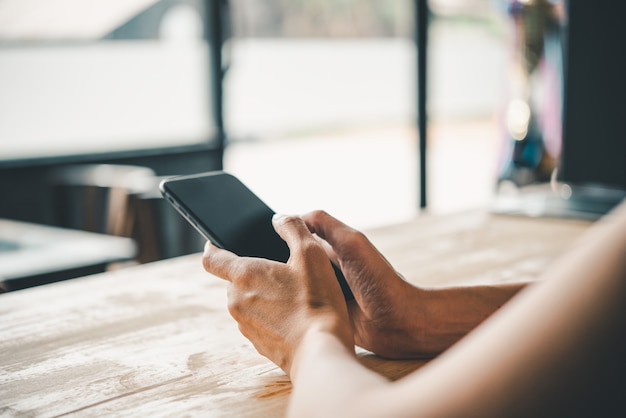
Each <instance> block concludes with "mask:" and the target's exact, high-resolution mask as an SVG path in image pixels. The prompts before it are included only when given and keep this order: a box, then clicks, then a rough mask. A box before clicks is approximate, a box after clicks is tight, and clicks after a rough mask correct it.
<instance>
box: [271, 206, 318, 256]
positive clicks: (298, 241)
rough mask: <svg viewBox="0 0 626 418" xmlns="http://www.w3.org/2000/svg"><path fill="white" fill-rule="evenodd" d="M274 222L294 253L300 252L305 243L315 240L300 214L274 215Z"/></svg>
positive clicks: (275, 227)
mask: <svg viewBox="0 0 626 418" xmlns="http://www.w3.org/2000/svg"><path fill="white" fill-rule="evenodd" d="M272 223H273V224H274V229H275V230H276V232H277V233H278V235H280V237H281V238H282V239H283V240H284V241H285V242H286V243H287V245H288V246H289V249H290V252H291V254H292V255H295V254H298V253H299V252H300V250H301V249H302V248H303V247H304V246H305V245H308V244H310V243H311V242H315V240H314V239H313V234H311V231H309V228H307V226H306V225H305V224H304V221H303V220H302V218H300V217H299V216H285V215H274V217H273V218H272Z"/></svg>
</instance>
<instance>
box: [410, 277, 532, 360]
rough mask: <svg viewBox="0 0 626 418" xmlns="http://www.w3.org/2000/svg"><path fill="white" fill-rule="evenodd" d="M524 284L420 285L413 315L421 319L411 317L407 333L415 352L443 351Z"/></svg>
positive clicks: (430, 353)
mask: <svg viewBox="0 0 626 418" xmlns="http://www.w3.org/2000/svg"><path fill="white" fill-rule="evenodd" d="M525 286H526V284H525V283H517V284H500V285H481V286H464V287H447V288H434V289H420V290H419V293H420V296H419V298H420V299H419V300H420V302H419V303H420V305H421V306H420V313H419V314H416V315H415V316H421V323H420V322H417V321H411V324H408V326H409V327H410V328H413V329H412V330H409V332H408V333H407V335H412V336H414V337H413V338H414V341H413V344H414V346H415V349H416V353H419V354H420V355H422V356H429V355H431V356H435V355H437V354H439V353H441V352H443V351H444V350H446V349H447V348H448V347H450V346H451V345H452V344H454V343H455V342H457V341H458V340H459V339H461V338H462V337H463V336H465V335H466V334H467V333H469V332H470V331H471V330H473V329H474V328H475V327H476V326H477V325H479V324H480V323H481V322H483V321H484V320H485V319H487V318H488V317H489V316H491V314H493V313H494V312H495V311H497V310H498V309H499V308H500V307H501V306H502V305H504V304H505V303H506V302H507V301H508V300H509V299H511V298H512V297H513V296H514V295H515V294H516V293H517V292H519V291H520V290H521V289H523V288H524V287H525ZM407 318H410V316H407ZM409 321H410V319H409ZM417 328H419V329H417Z"/></svg>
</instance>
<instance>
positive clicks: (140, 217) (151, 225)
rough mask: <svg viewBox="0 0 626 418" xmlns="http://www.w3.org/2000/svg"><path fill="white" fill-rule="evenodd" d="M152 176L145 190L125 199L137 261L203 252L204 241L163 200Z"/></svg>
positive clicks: (158, 180)
mask: <svg viewBox="0 0 626 418" xmlns="http://www.w3.org/2000/svg"><path fill="white" fill-rule="evenodd" d="M161 180H162V177H153V178H152V179H151V182H152V185H151V187H149V188H148V189H147V190H143V191H140V192H137V193H132V194H130V195H129V196H128V214H127V218H128V219H129V222H128V225H131V226H132V230H131V231H129V232H130V235H129V236H132V237H133V238H135V240H136V241H137V242H138V243H139V253H138V255H137V259H138V261H139V262H142V263H145V262H149V261H155V260H161V259H165V258H171V257H177V256H180V255H185V254H191V253H195V252H199V251H202V248H203V246H204V242H205V240H204V239H203V238H202V236H201V235H200V234H199V233H198V232H197V231H196V230H195V229H194V228H193V227H192V226H191V225H190V224H189V223H188V222H187V221H185V220H184V219H183V217H182V216H181V215H180V214H178V213H177V212H176V210H175V209H174V208H173V207H172V205H170V204H169V203H168V202H167V200H165V199H163V196H162V195H161V193H160V191H159V189H158V186H159V183H160V181H161Z"/></svg>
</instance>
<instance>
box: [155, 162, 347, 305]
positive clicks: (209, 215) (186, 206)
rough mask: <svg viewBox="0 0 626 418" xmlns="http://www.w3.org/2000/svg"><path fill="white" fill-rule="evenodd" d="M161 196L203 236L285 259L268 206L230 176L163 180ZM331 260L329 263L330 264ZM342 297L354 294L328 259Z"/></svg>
mask: <svg viewBox="0 0 626 418" xmlns="http://www.w3.org/2000/svg"><path fill="white" fill-rule="evenodd" d="M159 188H160V190H161V193H162V194H163V196H164V197H165V198H166V199H167V200H168V201H169V202H170V203H171V204H172V205H173V206H174V207H175V208H176V210H177V211H178V212H179V213H180V214H181V215H182V216H183V217H184V218H185V219H186V220H187V221H188V222H189V223H191V224H192V225H193V226H194V227H195V228H196V229H197V230H198V231H199V232H200V233H201V234H202V235H203V236H204V237H205V238H206V239H208V240H210V241H211V242H212V243H213V244H215V245H216V246H218V247H220V248H224V249H226V250H229V251H231V252H233V253H235V254H237V255H239V256H245V257H262V258H267V259H270V260H274V261H280V262H283V263H284V262H287V260H288V259H289V247H288V246H287V244H286V243H285V241H283V239H282V238H281V237H280V236H279V235H278V234H277V233H276V231H274V227H273V225H272V216H274V213H275V212H274V211H273V210H272V209H270V208H269V206H267V205H266V204H265V203H264V202H263V201H262V200H261V199H259V198H258V197H257V196H256V195H255V194H254V193H253V192H252V191H251V190H250V189H248V188H247V187H246V186H245V185H244V184H243V183H242V182H241V181H240V180H239V179H237V178H236V177H235V176H233V175H231V174H228V173H225V172H223V171H213V172H208V173H200V174H194V175H189V176H177V177H171V178H168V179H165V180H163V181H162V182H161V184H160V186H159ZM331 264H332V263H331ZM332 266H333V269H334V270H335V275H336V276H337V280H338V281H339V284H340V285H341V290H342V291H343V294H344V298H345V299H346V300H351V299H354V295H353V294H352V291H351V290H350V287H349V286H348V283H347V282H346V280H345V277H344V276H343V273H342V272H341V270H340V269H339V268H338V267H337V266H335V265H334V264H332Z"/></svg>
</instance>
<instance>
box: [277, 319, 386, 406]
mask: <svg viewBox="0 0 626 418" xmlns="http://www.w3.org/2000/svg"><path fill="white" fill-rule="evenodd" d="M291 380H292V383H293V386H294V389H293V393H292V395H291V399H290V404H289V410H288V414H287V415H288V416H290V417H298V418H302V417H317V416H319V417H329V416H342V417H349V416H357V415H356V412H357V411H356V409H355V407H356V406H358V405H360V404H362V403H363V400H364V399H365V398H367V397H368V395H369V394H370V393H372V392H379V391H381V390H384V389H385V388H387V387H388V385H389V382H388V381H387V380H386V379H385V378H383V377H381V376H380V375H378V374H376V373H374V372H372V371H371V370H369V369H367V368H365V367H364V366H362V365H361V364H360V363H359V362H358V360H357V359H356V356H355V354H354V351H353V350H350V349H348V348H347V347H346V345H345V344H343V343H342V342H341V341H340V340H339V338H337V337H336V336H335V335H333V334H331V333H327V332H324V331H319V330H311V331H309V332H308V333H307V335H306V336H305V338H304V339H303V341H302V343H301V344H300V347H299V348H298V350H297V353H296V356H295V358H294V363H293V366H292V370H291Z"/></svg>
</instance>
